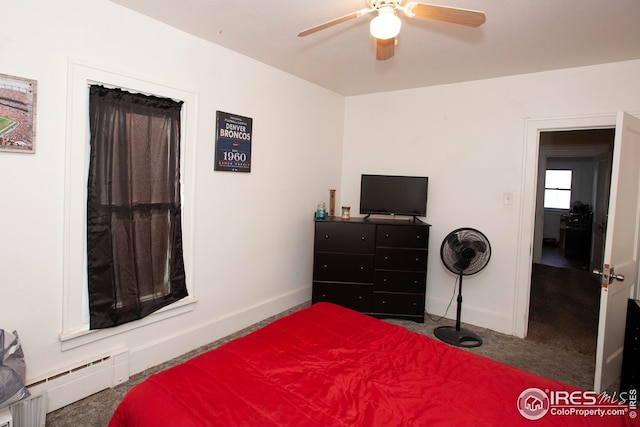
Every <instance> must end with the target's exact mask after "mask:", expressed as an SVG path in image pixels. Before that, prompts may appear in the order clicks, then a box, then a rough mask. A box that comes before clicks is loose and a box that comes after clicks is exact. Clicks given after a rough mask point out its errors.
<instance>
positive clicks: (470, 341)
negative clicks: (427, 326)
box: [433, 326, 482, 348]
mask: <svg viewBox="0 0 640 427" xmlns="http://www.w3.org/2000/svg"><path fill="white" fill-rule="evenodd" d="M433 333H434V334H435V335H436V337H438V338H439V339H440V340H441V341H444V342H446V343H447V344H451V345H455V346H456V347H466V348H471V347H480V346H481V345H482V338H480V336H479V335H477V334H474V333H473V332H471V331H469V330H467V329H456V328H455V327H454V326H439V327H437V328H435V329H434V331H433Z"/></svg>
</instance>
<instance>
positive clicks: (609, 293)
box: [593, 113, 640, 392]
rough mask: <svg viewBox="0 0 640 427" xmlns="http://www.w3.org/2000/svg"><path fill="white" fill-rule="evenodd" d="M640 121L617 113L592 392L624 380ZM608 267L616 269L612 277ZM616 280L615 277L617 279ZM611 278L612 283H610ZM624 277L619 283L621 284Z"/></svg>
mask: <svg viewBox="0 0 640 427" xmlns="http://www.w3.org/2000/svg"><path fill="white" fill-rule="evenodd" d="M639 202H640V119H637V118H635V117H633V116H630V115H629V114H626V113H619V114H618V117H617V121H616V136H615V142H614V147H613V167H612V175H611V193H610V199H609V218H608V220H607V227H606V233H607V234H606V237H605V245H604V256H603V260H604V261H603V264H604V265H603V269H602V271H603V272H604V273H605V274H603V277H602V287H601V292H600V321H599V325H598V342H597V349H596V372H595V379H594V385H593V387H594V390H595V391H598V392H600V391H602V390H604V389H606V388H607V387H609V386H610V385H611V384H613V383H614V382H615V381H616V380H618V379H619V378H620V371H621V367H622V350H623V345H624V329H625V319H626V311H627V310H626V307H627V300H628V299H629V298H634V297H635V289H636V286H637V280H638V261H639V258H640V256H639V250H640V248H639V246H640V203H639ZM609 268H610V269H612V270H613V272H612V273H611V277H609V276H610V275H609V274H608V273H609V271H610V270H609ZM614 276H617V278H616V277H614ZM610 278H611V280H609V279H610ZM620 279H621V280H620Z"/></svg>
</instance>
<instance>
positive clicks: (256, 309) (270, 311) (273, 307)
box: [130, 287, 311, 375]
mask: <svg viewBox="0 0 640 427" xmlns="http://www.w3.org/2000/svg"><path fill="white" fill-rule="evenodd" d="M310 294H311V292H310V287H307V288H302V289H298V290H296V291H294V292H291V293H289V294H286V295H282V296H280V297H278V298H274V299H271V300H268V301H264V302H261V303H259V304H256V305H253V306H251V307H247V308H245V309H243V310H240V311H237V312H233V313H230V314H227V315H225V316H224V317H219V318H215V319H213V320H211V321H210V322H208V323H206V324H200V325H197V326H195V327H194V328H192V329H189V330H185V331H182V333H181V334H179V335H174V336H170V337H165V339H164V340H162V341H156V342H153V343H152V344H151V345H148V346H144V347H138V348H135V349H131V359H130V374H131V375H133V374H137V373H139V372H142V371H144V370H146V369H149V368H151V367H153V366H157V365H159V364H161V363H164V362H166V361H168V360H171V359H173V358H175V357H178V356H181V355H183V354H184V353H187V352H189V351H191V350H194V349H196V348H198V347H201V346H203V345H206V344H209V343H211V342H213V341H216V340H218V339H220V338H224V337H226V336H228V335H231V334H233V333H234V332H238V331H240V330H242V329H244V328H247V327H249V326H251V325H253V324H255V323H258V322H260V321H262V320H264V319H267V318H269V317H271V316H274V315H276V314H278V313H282V312H283V311H286V310H288V309H290V308H291V307H295V306H296V305H300V304H302V303H304V302H306V301H309V300H310V296H311V295H310Z"/></svg>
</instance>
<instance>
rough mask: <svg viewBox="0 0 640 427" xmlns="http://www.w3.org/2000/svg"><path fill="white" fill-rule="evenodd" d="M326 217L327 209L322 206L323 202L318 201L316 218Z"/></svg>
mask: <svg viewBox="0 0 640 427" xmlns="http://www.w3.org/2000/svg"><path fill="white" fill-rule="evenodd" d="M326 217H327V209H326V208H325V206H324V202H320V203H318V207H317V208H316V219H325V218H326Z"/></svg>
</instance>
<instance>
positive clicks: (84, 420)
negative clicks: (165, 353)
mask: <svg viewBox="0 0 640 427" xmlns="http://www.w3.org/2000/svg"><path fill="white" fill-rule="evenodd" d="M306 306H308V304H303V305H301V306H298V307H294V308H293V309H291V310H289V311H287V312H285V313H282V314H281V315H278V316H274V317H273V318H270V319H266V320H265V321H263V322H260V323H258V324H256V325H254V326H252V327H250V328H247V329H245V330H243V331H240V332H238V333H236V334H233V335H232V336H229V337H226V338H224V339H221V340H218V341H216V342H213V343H211V344H209V345H207V346H205V347H202V348H199V349H197V350H195V351H192V352H189V353H187V354H185V355H183V356H181V357H178V358H176V359H174V360H172V361H170V362H167V363H164V364H162V365H160V366H157V367H154V368H151V369H149V370H147V371H144V372H142V373H140V374H137V375H134V376H132V377H131V378H130V380H129V381H127V382H126V383H124V384H120V385H118V386H117V387H114V388H113V389H108V390H104V391H102V392H99V393H96V394H94V395H93V396H89V397H87V398H85V399H83V400H81V401H79V402H76V403H74V404H71V405H69V406H67V407H64V408H61V409H59V410H57V411H55V412H52V413H50V414H48V415H47V427H59V426H82V427H84V426H106V425H107V423H108V421H109V419H110V418H111V415H112V414H113V412H114V410H115V408H116V407H117V405H118V403H119V402H120V401H121V400H122V398H123V397H124V395H125V394H126V392H127V391H128V390H129V389H130V388H131V387H133V386H134V385H136V384H138V383H139V382H141V381H143V380H144V379H145V378H147V377H148V376H149V375H151V374H154V373H156V372H159V371H162V370H164V369H167V368H169V367H171V366H173V365H176V364H178V363H181V362H184V361H185V360H188V359H190V358H192V357H194V356H195V355H197V354H200V353H202V352H205V351H208V350H210V349H213V348H216V347H218V346H220V345H222V344H224V343H226V342H228V341H230V340H232V339H234V338H237V337H240V336H243V335H246V334H247V333H249V332H252V331H254V330H256V329H258V328H260V327H262V326H264V325H266V324H268V323H270V322H271V321H273V320H275V319H277V318H279V317H281V316H283V315H286V314H289V313H291V312H293V311H295V310H299V309H301V308H304V307H306ZM463 319H464V310H463ZM387 321H388V322H390V323H393V324H397V325H400V326H403V327H405V328H407V329H408V330H411V331H414V332H418V333H421V334H425V335H428V336H430V337H434V335H433V330H434V328H435V327H437V326H442V325H453V324H455V322H453V321H450V320H447V319H443V320H440V321H437V319H431V318H427V319H426V322H425V323H424V324H421V323H415V322H412V321H404V320H397V319H389V320H387ZM462 326H463V327H465V328H468V329H470V330H471V331H473V332H475V333H477V334H479V335H480V336H481V337H482V339H483V344H482V346H480V347H476V348H472V349H468V350H467V351H471V352H473V353H476V354H480V355H483V356H486V357H489V358H491V359H494V360H497V361H500V362H503V363H505V364H507V365H511V366H515V367H518V368H520V369H523V370H526V371H529V372H532V373H534V374H537V375H541V376H543V377H547V378H552V379H555V380H558V381H562V382H564V383H567V384H571V385H573V386H577V387H580V388H583V389H588V390H590V389H592V388H593V374H594V370H595V357H594V355H593V354H585V353H583V352H581V351H578V350H577V349H576V348H566V347H571V346H565V345H563V346H558V345H557V342H544V341H545V339H544V338H543V339H542V341H543V342H538V341H535V340H532V339H520V338H516V337H513V336H509V335H504V334H500V333H497V332H494V331H491V330H488V329H484V328H478V327H475V326H470V325H465V324H464V323H463V325H462ZM534 329H535V327H534ZM569 339H570V338H568V337H565V339H564V340H563V343H564V344H566V343H567V341H568V340H569Z"/></svg>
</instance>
